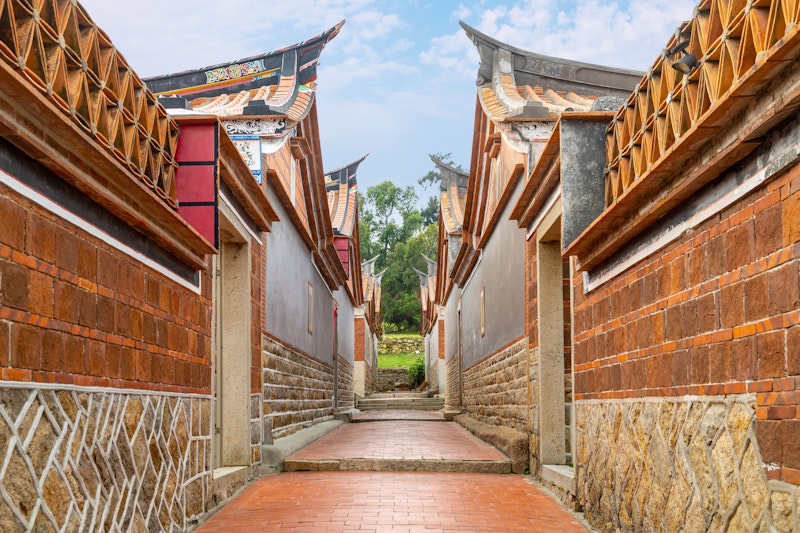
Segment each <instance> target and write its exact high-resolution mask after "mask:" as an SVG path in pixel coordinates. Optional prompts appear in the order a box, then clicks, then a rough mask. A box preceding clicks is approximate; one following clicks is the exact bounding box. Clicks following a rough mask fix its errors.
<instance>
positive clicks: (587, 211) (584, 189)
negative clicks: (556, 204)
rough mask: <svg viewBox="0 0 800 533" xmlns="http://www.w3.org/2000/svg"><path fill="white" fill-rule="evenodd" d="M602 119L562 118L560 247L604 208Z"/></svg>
mask: <svg viewBox="0 0 800 533" xmlns="http://www.w3.org/2000/svg"><path fill="white" fill-rule="evenodd" d="M607 126H608V124H607V123H606V122H604V121H601V122H597V121H583V120H576V119H570V120H562V121H561V198H562V205H563V212H564V218H563V221H562V236H563V237H562V239H563V242H562V249H563V248H566V247H567V246H569V245H570V244H572V242H573V241H574V240H575V239H576V238H577V237H578V236H579V235H580V234H581V233H582V232H583V230H585V229H586V228H587V227H588V226H589V224H591V223H592V222H594V219H596V218H597V217H598V216H599V215H600V213H602V212H603V210H605V205H606V203H605V202H606V199H605V198H606V192H605V190H606V184H605V177H604V175H603V169H604V168H605V164H606V152H605V149H606V148H605V147H606V145H605V142H606V127H607Z"/></svg>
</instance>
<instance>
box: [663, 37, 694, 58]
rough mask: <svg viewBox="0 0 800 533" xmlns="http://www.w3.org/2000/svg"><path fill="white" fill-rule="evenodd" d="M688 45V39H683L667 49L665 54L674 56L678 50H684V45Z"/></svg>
mask: <svg viewBox="0 0 800 533" xmlns="http://www.w3.org/2000/svg"><path fill="white" fill-rule="evenodd" d="M687 46H689V39H684V40H682V41H681V42H679V43H678V44H676V45H675V46H673V47H672V48H670V49H669V50H667V55H671V56H674V55H675V54H678V53H680V52H683V51H684V50H686V47H687Z"/></svg>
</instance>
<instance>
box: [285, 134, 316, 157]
mask: <svg viewBox="0 0 800 533" xmlns="http://www.w3.org/2000/svg"><path fill="white" fill-rule="evenodd" d="M289 147H290V148H291V150H292V155H293V156H294V158H295V159H304V158H305V157H306V156H307V155H309V156H310V155H311V144H310V143H309V142H308V139H306V138H305V137H292V138H291V139H289Z"/></svg>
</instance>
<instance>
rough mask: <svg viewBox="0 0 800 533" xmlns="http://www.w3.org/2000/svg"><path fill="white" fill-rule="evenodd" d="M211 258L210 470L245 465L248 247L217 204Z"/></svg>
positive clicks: (230, 217)
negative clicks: (217, 240)
mask: <svg viewBox="0 0 800 533" xmlns="http://www.w3.org/2000/svg"><path fill="white" fill-rule="evenodd" d="M219 225H220V230H219V232H220V244H219V254H218V255H217V256H216V257H215V258H214V281H213V283H214V302H213V307H214V336H215V338H214V347H215V360H214V385H215V390H214V400H215V402H214V467H215V468H220V467H229V466H247V465H249V463H250V382H251V380H250V363H251V359H252V347H251V332H250V324H251V302H252V300H251V296H250V269H251V245H250V241H249V238H248V236H247V232H246V231H244V229H243V228H241V227H239V226H241V224H240V223H239V222H238V221H237V220H236V216H235V215H234V214H233V213H232V212H231V211H230V209H228V208H227V206H224V204H221V205H220V224H219Z"/></svg>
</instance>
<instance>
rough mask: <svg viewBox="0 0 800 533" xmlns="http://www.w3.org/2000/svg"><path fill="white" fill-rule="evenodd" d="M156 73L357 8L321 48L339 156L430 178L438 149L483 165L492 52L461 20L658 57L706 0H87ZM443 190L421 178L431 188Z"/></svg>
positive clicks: (558, 52)
mask: <svg viewBox="0 0 800 533" xmlns="http://www.w3.org/2000/svg"><path fill="white" fill-rule="evenodd" d="M81 3H82V4H83V5H84V7H85V8H86V9H87V10H88V12H89V14H90V15H91V17H92V18H93V19H94V21H95V22H96V23H97V24H98V25H99V26H100V27H101V28H103V29H104V30H105V31H106V33H107V34H108V35H109V37H110V38H111V40H112V41H113V42H114V44H115V45H116V47H117V48H118V49H119V50H120V51H121V52H122V54H123V55H124V56H125V58H126V59H127V60H128V62H129V63H130V64H131V66H132V67H133V68H134V69H135V70H136V71H137V72H138V73H139V75H140V76H142V77H147V76H153V75H157V74H166V73H170V72H177V71H181V70H186V69H193V68H199V67H203V66H207V65H211V64H214V63H220V62H223V61H228V60H233V59H238V58H242V57H246V56H250V55H254V54H258V53H262V52H266V51H271V50H275V49H278V48H282V47H285V46H288V45H290V44H294V43H296V42H298V41H302V40H305V39H307V38H309V37H311V36H313V35H316V34H317V33H319V32H321V31H323V30H324V29H327V28H329V27H331V26H333V25H334V24H335V23H337V22H339V21H340V20H341V19H347V23H346V24H345V25H344V28H343V29H342V31H341V33H340V34H339V35H338V36H337V37H336V38H335V39H334V40H333V41H331V43H330V44H329V45H328V46H327V47H326V49H325V51H324V52H323V54H322V57H321V66H320V69H319V79H318V100H317V107H318V112H319V120H320V135H321V137H322V152H323V153H322V156H323V163H324V165H325V169H326V170H332V169H335V168H338V167H341V166H343V165H346V164H347V163H349V162H351V161H353V160H356V159H358V158H359V157H361V156H362V155H363V154H365V153H367V152H369V153H370V157H369V158H368V159H367V160H366V161H365V162H364V163H362V165H361V167H360V169H359V188H360V189H361V190H362V191H365V190H366V188H367V187H369V186H371V185H375V184H377V183H380V182H381V181H383V180H386V179H390V180H392V181H394V182H395V183H397V184H398V185H403V186H404V185H414V186H417V179H419V178H420V177H421V176H423V175H424V174H425V173H427V172H428V171H429V170H431V169H432V164H431V163H430V160H429V159H428V155H427V154H428V153H431V152H441V153H448V152H449V153H451V154H452V157H453V159H454V161H455V162H456V163H459V164H461V165H462V166H463V167H464V168H468V166H469V155H470V150H471V148H472V127H473V119H474V115H475V94H476V88H475V76H476V74H477V62H478V55H477V52H476V51H475V48H474V46H473V45H472V43H471V42H470V41H469V39H467V37H466V36H465V34H464V32H463V31H462V30H461V27H460V26H459V25H458V21H459V20H464V21H465V22H466V23H467V24H469V25H471V26H473V27H476V28H478V29H479V30H480V31H482V32H484V33H487V34H489V35H491V36H493V37H495V38H497V39H499V40H501V41H504V42H507V43H509V44H512V45H514V46H517V47H520V48H523V49H526V50H531V51H534V52H538V53H542V54H547V55H553V56H558V57H563V58H568V59H575V60H580V61H588V62H592V63H599V64H604V65H609V66H615V67H624V68H630V69H639V70H646V69H647V68H648V67H649V66H650V65H651V64H652V63H653V61H654V60H655V59H656V57H657V56H658V55H659V54H660V53H661V50H662V48H663V47H664V45H665V44H666V42H667V40H668V39H669V37H670V36H671V35H672V33H673V32H674V31H675V29H676V28H677V27H678V25H679V24H680V22H681V21H683V20H689V19H690V18H691V17H692V10H693V7H694V5H695V2H694V1H692V0H671V1H667V0H629V1H608V0H577V1H575V2H564V1H555V0H527V1H510V0H506V1H504V0H476V1H461V2H459V1H449V0H409V1H405V2H398V1H388V0H283V1H276V0H269V1H259V0H256V1H253V0H225V1H224V2H222V1H220V0H127V1H126V2H125V6H124V8H122V9H121V8H120V4H119V3H118V2H112V1H110V0H82V1H81ZM432 192H433V191H431V190H429V191H422V190H419V191H418V194H419V195H420V197H421V198H422V199H423V200H425V199H426V198H427V196H430V195H431V194H432Z"/></svg>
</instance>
